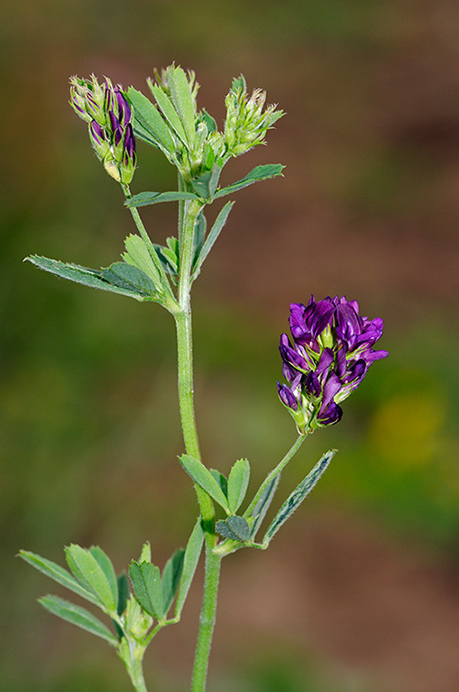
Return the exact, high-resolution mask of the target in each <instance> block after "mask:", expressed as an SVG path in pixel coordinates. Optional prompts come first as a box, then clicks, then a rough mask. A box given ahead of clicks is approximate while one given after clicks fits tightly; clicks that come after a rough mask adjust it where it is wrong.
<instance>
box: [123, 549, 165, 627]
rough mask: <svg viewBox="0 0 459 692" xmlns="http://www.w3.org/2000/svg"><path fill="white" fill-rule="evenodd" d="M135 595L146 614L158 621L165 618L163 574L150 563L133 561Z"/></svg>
mask: <svg viewBox="0 0 459 692" xmlns="http://www.w3.org/2000/svg"><path fill="white" fill-rule="evenodd" d="M129 576H130V577H131V581H132V587H133V589H134V595H135V597H136V598H137V600H138V602H139V603H140V605H141V606H142V608H143V609H144V610H145V612H146V613H148V614H149V615H151V616H152V617H154V618H155V619H156V620H159V621H160V620H162V619H163V617H164V607H163V592H162V587H161V572H160V571H159V567H157V566H156V565H152V564H151V563H150V562H141V563H138V562H136V561H135V560H133V561H132V562H131V564H130V566H129Z"/></svg>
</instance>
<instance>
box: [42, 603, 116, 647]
mask: <svg viewBox="0 0 459 692" xmlns="http://www.w3.org/2000/svg"><path fill="white" fill-rule="evenodd" d="M38 602H39V603H41V605H42V606H43V607H44V608H46V610H49V612H50V613H53V615H57V616H58V617H60V618H62V619H63V620H67V622H71V623H72V624H73V625H77V627H81V629H83V630H86V631H87V632H91V634H95V635H96V636H97V637H101V638H102V639H105V641H107V642H108V643H109V644H111V646H115V647H116V646H118V642H117V640H116V637H115V636H114V635H113V634H112V633H111V632H110V630H109V629H108V628H107V627H106V626H105V625H104V624H103V623H102V622H101V621H100V620H99V619H98V618H96V617H95V615H93V614H92V613H90V612H89V610H86V608H81V607H80V606H77V605H75V604H74V603H70V601H65V600H64V599H63V598H59V597H58V596H44V597H43V598H40V599H39V600H38Z"/></svg>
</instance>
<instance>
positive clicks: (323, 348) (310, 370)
mask: <svg viewBox="0 0 459 692" xmlns="http://www.w3.org/2000/svg"><path fill="white" fill-rule="evenodd" d="M289 321H290V331H291V334H292V341H290V339H289V337H288V336H287V334H282V336H281V339H280V346H279V350H280V354H281V357H282V372H283V375H284V377H285V379H286V380H287V383H288V384H280V383H279V382H278V383H277V387H278V391H279V397H280V400H281V401H282V403H283V404H284V405H285V406H286V407H287V408H288V409H289V411H290V413H291V415H292V416H293V418H294V420H295V422H296V424H297V428H298V430H299V432H300V433H303V434H304V433H306V432H310V431H313V430H315V429H316V428H318V427H323V426H325V425H332V424H333V423H338V421H340V420H341V417H342V415H343V411H342V409H341V406H339V403H340V402H341V401H343V400H344V399H346V398H347V397H348V396H349V394H350V393H351V392H352V391H353V390H354V389H356V387H358V386H359V384H360V383H361V381H362V380H363V378H364V377H365V375H366V373H367V370H368V368H369V367H370V365H371V364H372V363H373V362H374V361H375V360H379V359H380V358H386V356H388V355H389V354H388V352H387V351H375V350H373V348H372V347H373V346H374V344H375V343H376V342H377V341H378V339H379V338H380V337H381V335H382V331H383V321H382V319H381V318H380V317H376V318H375V319H374V320H370V319H368V317H361V315H359V304H358V303H357V301H355V300H350V301H347V300H346V298H345V297H344V296H342V297H341V298H339V297H338V296H335V297H334V298H330V297H327V298H324V299H323V300H319V301H317V302H316V301H315V299H314V296H311V300H310V301H309V303H308V305H307V306H305V305H303V304H302V303H292V304H291V305H290V320H289Z"/></svg>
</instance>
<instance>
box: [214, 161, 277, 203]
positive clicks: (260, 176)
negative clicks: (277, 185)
mask: <svg viewBox="0 0 459 692" xmlns="http://www.w3.org/2000/svg"><path fill="white" fill-rule="evenodd" d="M284 168H285V166H282V164H280V163H267V164H264V165H262V166H255V168H253V169H252V170H251V171H250V173H247V175H246V176H244V178H241V180H238V181H237V182H235V183H231V185H228V186H227V187H223V188H221V189H220V190H217V192H216V193H215V199H218V198H219V197H224V196H225V195H232V194H233V192H237V191H238V190H242V189H243V188H244V187H248V185H253V183H256V182H258V181H259V180H269V179H270V178H277V177H278V176H282V171H283V170H284Z"/></svg>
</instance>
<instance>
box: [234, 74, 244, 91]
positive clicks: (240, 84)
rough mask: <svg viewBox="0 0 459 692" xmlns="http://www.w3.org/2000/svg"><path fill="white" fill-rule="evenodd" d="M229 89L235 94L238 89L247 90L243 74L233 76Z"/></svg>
mask: <svg viewBox="0 0 459 692" xmlns="http://www.w3.org/2000/svg"><path fill="white" fill-rule="evenodd" d="M231 91H232V92H233V94H237V93H238V92H239V91H247V83H246V81H245V77H244V75H243V74H241V75H239V77H234V79H233V83H232V84H231Z"/></svg>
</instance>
